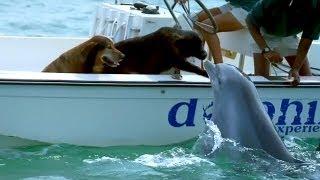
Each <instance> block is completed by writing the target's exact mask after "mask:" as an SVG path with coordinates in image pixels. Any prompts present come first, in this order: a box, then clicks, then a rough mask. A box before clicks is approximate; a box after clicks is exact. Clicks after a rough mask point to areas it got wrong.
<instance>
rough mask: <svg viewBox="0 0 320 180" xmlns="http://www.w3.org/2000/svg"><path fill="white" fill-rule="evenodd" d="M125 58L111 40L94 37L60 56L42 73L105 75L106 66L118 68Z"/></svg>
mask: <svg viewBox="0 0 320 180" xmlns="http://www.w3.org/2000/svg"><path fill="white" fill-rule="evenodd" d="M124 57H125V56H124V54H123V53H121V52H120V51H119V50H117V49H116V48H115V47H114V44H113V42H112V41H111V40H110V39H109V38H107V37H104V36H94V37H92V38H91V39H89V40H88V41H86V42H84V43H82V44H80V45H78V46H76V47H74V48H72V49H70V50H68V51H67V52H65V53H63V54H62V55H60V56H59V58H57V59H56V60H54V61H53V62H51V63H50V64H49V65H48V66H47V67H46V68H44V69H43V70H42V72H56V73H105V72H104V67H105V66H109V67H112V68H114V67H117V66H118V65H119V62H120V61H121V60H122V59H123V58H124Z"/></svg>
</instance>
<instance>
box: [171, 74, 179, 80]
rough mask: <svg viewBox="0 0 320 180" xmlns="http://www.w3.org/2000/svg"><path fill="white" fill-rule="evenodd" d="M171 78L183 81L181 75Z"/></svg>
mask: <svg viewBox="0 0 320 180" xmlns="http://www.w3.org/2000/svg"><path fill="white" fill-rule="evenodd" d="M171 77H172V78H173V79H177V80H181V79H182V76H181V74H171Z"/></svg>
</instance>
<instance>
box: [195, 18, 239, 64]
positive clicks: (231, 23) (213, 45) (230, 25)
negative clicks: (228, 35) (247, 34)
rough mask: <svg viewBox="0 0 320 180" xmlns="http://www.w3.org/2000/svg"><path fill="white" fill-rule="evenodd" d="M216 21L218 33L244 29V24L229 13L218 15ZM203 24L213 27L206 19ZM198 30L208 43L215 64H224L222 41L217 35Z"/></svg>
mask: <svg viewBox="0 0 320 180" xmlns="http://www.w3.org/2000/svg"><path fill="white" fill-rule="evenodd" d="M214 19H215V21H216V23H217V26H218V32H228V31H236V30H240V29H243V28H244V27H243V26H242V24H241V23H240V22H239V21H238V20H237V18H235V17H234V16H233V15H232V13H230V12H227V13H224V14H218V15H216V16H214ZM199 20H201V17H200V18H199ZM202 22H203V23H205V24H208V25H211V22H210V20H209V19H205V20H204V21H202ZM198 30H199V31H200V33H201V34H202V36H203V37H204V40H205V41H206V42H207V44H208V46H209V49H210V51H211V53H212V56H213V59H214V62H215V63H216V64H217V63H222V62H223V58H222V53H221V46H220V40H219V37H218V36H217V34H210V33H207V32H206V31H203V30H201V29H198Z"/></svg>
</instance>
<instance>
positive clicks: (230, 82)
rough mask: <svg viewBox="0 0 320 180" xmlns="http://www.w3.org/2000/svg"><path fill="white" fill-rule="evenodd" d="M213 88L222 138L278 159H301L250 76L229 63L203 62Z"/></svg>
mask: <svg viewBox="0 0 320 180" xmlns="http://www.w3.org/2000/svg"><path fill="white" fill-rule="evenodd" d="M204 68H205V70H206V71H207V73H208V75H209V78H210V82H211V85H212V87H213V98H214V105H213V117H214V120H213V121H214V123H215V124H216V125H217V127H218V128H219V130H220V132H221V136H222V137H223V138H228V139H233V140H235V141H236V142H238V143H239V144H240V145H242V146H244V147H248V148H254V149H262V150H264V151H265V152H267V153H268V154H270V155H271V156H273V157H274V158H276V159H280V160H283V161H286V162H290V163H298V162H302V161H300V160H297V159H295V158H294V157H293V156H292V155H291V154H290V153H289V151H288V150H287V148H286V146H285V145H284V143H283V142H282V140H281V138H280V137H279V135H278V134H277V132H276V130H275V127H274V125H273V123H272V121H271V119H270V117H269V116H268V114H267V112H266V110H265V108H264V106H263V104H262V102H261V99H260V97H259V94H258V92H257V89H256V88H255V86H254V84H253V82H252V81H251V80H250V79H249V77H248V76H247V75H245V74H244V73H243V72H241V71H240V70H239V69H238V68H236V67H235V66H232V65H228V64H224V63H221V64H216V65H215V64H213V63H211V62H209V61H205V62H204Z"/></svg>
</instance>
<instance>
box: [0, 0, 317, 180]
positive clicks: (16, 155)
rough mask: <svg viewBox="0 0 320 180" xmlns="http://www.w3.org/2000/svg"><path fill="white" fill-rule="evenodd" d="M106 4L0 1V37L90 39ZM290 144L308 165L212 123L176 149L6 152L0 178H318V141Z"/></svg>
mask: <svg viewBox="0 0 320 180" xmlns="http://www.w3.org/2000/svg"><path fill="white" fill-rule="evenodd" d="M101 2H106V1H103V0H69V1H66V0H1V1H0V35H12V36H88V34H89V30H90V26H91V23H90V22H91V20H92V18H93V14H94V13H93V12H94V10H95V8H96V6H97V5H98V4H99V3H101ZM153 2H156V1H153ZM210 3H212V2H210ZM124 133H125V132H124ZM284 142H285V144H286V146H287V147H288V149H289V151H290V153H292V154H293V155H294V156H295V157H296V158H299V159H301V160H303V161H305V162H307V164H303V165H295V164H289V163H285V162H282V161H278V160H276V159H274V158H272V157H270V156H269V155H267V154H265V153H264V152H262V151H261V150H255V149H249V148H244V147H241V146H240V145H238V144H237V143H235V142H232V141H231V140H228V139H223V138H221V137H220V136H219V131H218V129H216V127H214V126H210V127H209V130H208V131H206V132H203V133H202V134H200V135H199V137H197V138H195V139H194V140H190V141H188V142H185V143H182V144H176V145H170V146H160V147H150V146H135V147H109V148H93V147H79V146H72V145H67V144H54V145H41V146H34V147H24V148H10V149H5V148H2V149H0V179H1V180H2V179H3V180H11V179H25V180H34V179H40V180H42V179H52V180H67V179H68V180H69V179H139V180H140V179H320V167H319V166H320V153H319V152H317V151H315V149H316V147H317V145H318V143H319V142H318V141H317V140H315V139H299V138H293V137H287V138H285V139H284Z"/></svg>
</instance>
